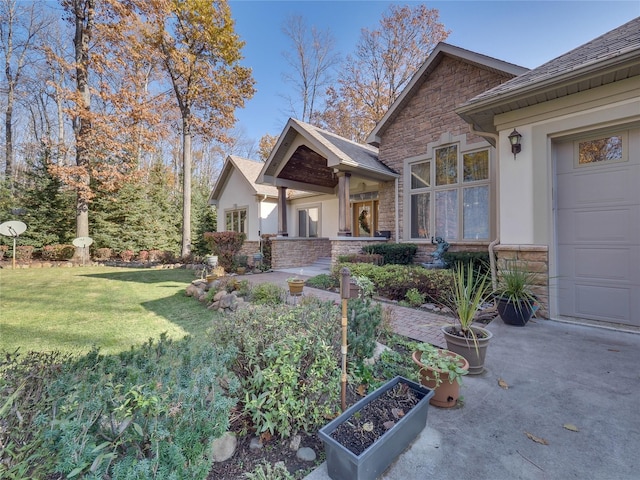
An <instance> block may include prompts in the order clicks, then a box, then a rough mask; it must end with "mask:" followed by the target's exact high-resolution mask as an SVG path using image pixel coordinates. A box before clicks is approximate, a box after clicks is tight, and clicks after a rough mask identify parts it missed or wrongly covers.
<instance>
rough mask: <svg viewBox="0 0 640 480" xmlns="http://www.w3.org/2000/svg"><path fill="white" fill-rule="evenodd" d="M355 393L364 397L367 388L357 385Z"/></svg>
mask: <svg viewBox="0 0 640 480" xmlns="http://www.w3.org/2000/svg"><path fill="white" fill-rule="evenodd" d="M356 392H357V393H358V395H360V396H361V397H364V396H365V395H366V394H367V387H365V386H364V385H358V386H357V387H356Z"/></svg>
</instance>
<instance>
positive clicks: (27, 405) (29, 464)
mask: <svg viewBox="0 0 640 480" xmlns="http://www.w3.org/2000/svg"><path fill="white" fill-rule="evenodd" d="M70 358H71V357H70V356H69V355H68V354H62V353H60V352H28V353H26V354H24V355H23V354H21V353H19V352H18V351H16V352H14V353H5V354H3V357H2V360H0V425H2V427H1V428H0V445H2V446H3V448H2V449H0V478H47V475H48V474H49V473H51V472H52V471H54V461H55V457H54V456H51V455H49V453H48V452H47V451H46V450H45V449H44V448H43V445H44V443H45V437H44V435H45V431H46V430H47V422H46V419H50V418H51V415H52V408H53V404H54V401H55V398H53V397H52V396H51V395H49V394H48V392H47V386H48V385H50V384H51V383H53V381H54V380H55V379H56V377H57V376H58V375H59V373H60V368H61V365H63V364H64V363H65V362H68V361H69V360H70ZM43 419H44V420H45V421H43Z"/></svg>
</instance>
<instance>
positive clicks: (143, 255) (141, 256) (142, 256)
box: [138, 250, 149, 262]
mask: <svg viewBox="0 0 640 480" xmlns="http://www.w3.org/2000/svg"><path fill="white" fill-rule="evenodd" d="M138 260H140V261H141V262H148V261H149V252H148V251H147V250H140V251H139V252H138Z"/></svg>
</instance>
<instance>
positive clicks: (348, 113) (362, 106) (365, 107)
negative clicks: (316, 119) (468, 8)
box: [320, 4, 449, 142]
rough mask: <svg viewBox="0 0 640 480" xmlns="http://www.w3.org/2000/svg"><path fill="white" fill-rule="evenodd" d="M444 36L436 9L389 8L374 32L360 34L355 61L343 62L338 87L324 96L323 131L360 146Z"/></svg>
mask: <svg viewBox="0 0 640 480" xmlns="http://www.w3.org/2000/svg"><path fill="white" fill-rule="evenodd" d="M448 34H449V32H448V31H447V30H445V27H444V25H443V24H442V23H440V22H439V13H438V10H436V9H429V8H427V7H426V6H425V5H424V4H420V5H416V6H414V7H410V6H402V7H401V6H397V5H392V6H391V7H389V9H388V10H387V11H386V12H385V14H384V15H383V17H382V19H381V20H380V26H379V28H378V29H375V30H369V29H366V28H364V29H362V31H361V35H360V40H359V42H358V45H357V48H356V53H355V55H349V56H347V58H346V61H345V62H344V65H343V68H342V69H341V71H340V74H339V77H338V82H337V85H336V86H335V87H332V88H330V89H329V90H328V95H327V100H326V102H327V107H326V109H325V111H324V112H323V114H322V115H321V116H320V124H321V126H323V127H324V128H326V129H328V130H331V131H333V132H335V133H337V134H339V135H342V136H344V137H346V138H350V139H352V140H354V141H360V142H362V141H364V139H365V138H366V136H367V134H368V133H369V132H370V131H371V130H372V129H373V128H374V126H375V125H376V123H377V122H378V121H380V119H382V117H383V116H384V114H385V113H386V112H387V110H388V109H389V107H390V106H391V105H392V104H393V102H394V101H395V100H396V98H398V95H399V94H400V92H402V90H403V89H404V87H406V86H407V84H408V83H409V81H410V80H411V77H412V76H413V74H414V73H415V72H416V71H417V70H418V68H420V65H422V63H423V62H424V61H425V60H426V59H427V57H428V56H429V54H430V53H431V51H432V50H433V49H434V48H435V46H436V45H437V44H438V42H441V41H444V40H445V39H446V38H447V36H448Z"/></svg>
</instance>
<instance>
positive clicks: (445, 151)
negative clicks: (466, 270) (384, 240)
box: [408, 144, 490, 241]
mask: <svg viewBox="0 0 640 480" xmlns="http://www.w3.org/2000/svg"><path fill="white" fill-rule="evenodd" d="M408 168H409V176H410V181H409V192H410V193H409V195H410V201H409V205H408V206H409V221H408V222H409V225H408V227H409V230H410V234H411V238H412V239H420V238H431V237H443V238H444V239H445V240H447V241H466V240H488V239H489V221H490V220H489V209H490V195H489V191H490V187H489V150H487V149H483V150H475V151H469V152H460V146H459V144H452V145H446V146H442V147H437V148H434V149H433V156H432V158H428V159H425V160H418V161H415V162H412V163H410V164H409V165H408Z"/></svg>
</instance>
